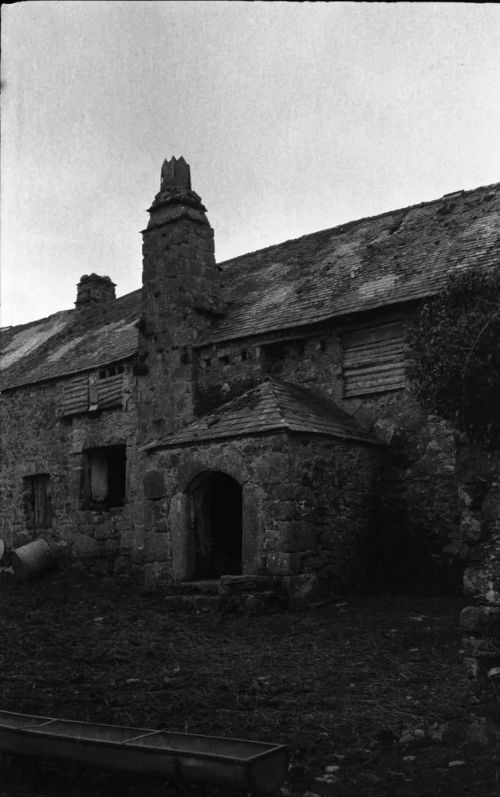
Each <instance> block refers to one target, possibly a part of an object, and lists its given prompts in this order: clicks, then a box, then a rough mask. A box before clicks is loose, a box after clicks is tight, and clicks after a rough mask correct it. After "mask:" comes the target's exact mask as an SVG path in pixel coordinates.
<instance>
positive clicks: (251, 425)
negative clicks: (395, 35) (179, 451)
mask: <svg viewBox="0 0 500 797" xmlns="http://www.w3.org/2000/svg"><path fill="white" fill-rule="evenodd" d="M283 430H288V431H289V432H302V433H305V434H319V435H327V436H328V437H336V438H340V439H342V440H355V441H358V442H361V443H371V444H377V445H380V443H379V441H378V440H376V438H374V437H372V435H370V434H368V433H367V432H365V431H364V430H363V429H361V427H359V426H358V424H357V423H356V422H355V421H354V420H353V419H352V418H351V416H350V415H348V414H347V413H346V412H344V411H343V410H342V409H340V407H338V406H337V405H336V404H334V403H333V402H330V401H327V400H325V399H321V398H319V397H318V396H316V395H315V394H314V393H312V392H311V391H310V390H307V389H305V388H301V387H298V386H297V385H292V384H290V383H288V382H282V381H281V380H279V379H268V380H267V381H265V382H262V383H261V384H260V385H257V387H254V388H252V389H251V390H247V391H246V393H243V394H242V395H241V396H238V397H237V398H235V399H232V401H229V402H227V403H226V404H223V405H222V406H220V407H217V409H216V410H214V411H212V412H208V413H206V414H205V415H203V416H202V417H200V418H198V419H197V420H195V421H193V422H192V423H190V424H188V425H187V426H185V427H184V428H183V429H181V430H180V431H178V432H175V433H174V434H172V435H168V436H166V437H163V438H162V439H161V440H156V441H155V442H153V443H150V444H149V445H147V446H145V450H148V449H154V448H167V447H168V448H172V447H177V446H183V445H192V444H196V443H205V442H209V441H211V440H220V439H227V438H229V437H248V436H253V435H256V434H262V433H266V432H267V433H269V432H275V431H283Z"/></svg>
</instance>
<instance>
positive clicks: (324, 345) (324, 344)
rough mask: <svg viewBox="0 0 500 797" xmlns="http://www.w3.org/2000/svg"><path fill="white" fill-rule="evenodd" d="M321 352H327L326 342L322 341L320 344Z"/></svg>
mask: <svg viewBox="0 0 500 797" xmlns="http://www.w3.org/2000/svg"><path fill="white" fill-rule="evenodd" d="M319 350H320V351H326V340H320V342H319Z"/></svg>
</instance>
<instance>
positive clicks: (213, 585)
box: [173, 579, 220, 595]
mask: <svg viewBox="0 0 500 797" xmlns="http://www.w3.org/2000/svg"><path fill="white" fill-rule="evenodd" d="M219 587H220V581H219V579H205V580H203V581H182V582H181V583H180V584H176V585H175V586H174V587H173V591H174V592H175V594H176V595H218V594H219Z"/></svg>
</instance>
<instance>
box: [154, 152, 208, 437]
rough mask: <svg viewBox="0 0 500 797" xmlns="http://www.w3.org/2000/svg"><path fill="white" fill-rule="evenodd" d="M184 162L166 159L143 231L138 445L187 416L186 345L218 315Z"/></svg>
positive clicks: (199, 210)
mask: <svg viewBox="0 0 500 797" xmlns="http://www.w3.org/2000/svg"><path fill="white" fill-rule="evenodd" d="M205 211H206V208H205V207H204V206H203V204H202V202H201V199H200V197H199V196H198V194H196V193H195V192H194V191H193V190H192V189H191V174H190V168H189V165H188V164H187V163H186V161H185V160H184V158H182V157H180V158H171V159H170V160H165V161H164V163H163V165H162V167H161V183H160V191H159V193H158V194H157V195H156V196H155V198H154V201H153V204H152V205H151V207H150V209H149V211H148V212H149V214H150V219H149V223H148V226H147V228H146V229H145V230H144V231H143V272H142V274H143V276H142V284H143V288H142V321H141V325H140V341H139V360H140V362H141V363H142V366H141V370H142V372H143V374H144V375H143V376H141V378H140V401H141V411H140V413H139V417H140V418H141V428H140V430H139V432H140V437H141V439H142V440H143V441H144V442H147V441H149V440H152V439H155V438H157V437H159V436H160V435H162V434H167V433H169V432H171V431H173V430H174V429H177V428H179V427H181V426H183V425H184V424H186V423H188V422H189V421H190V420H191V419H192V417H193V400H192V399H193V356H192V345H193V344H194V343H196V341H197V340H199V339H200V337H201V336H202V335H203V334H204V333H205V332H206V331H207V330H208V328H209V327H210V325H212V324H213V322H214V319H216V318H217V317H218V316H220V315H221V313H222V312H223V306H222V298H221V281H220V272H219V269H218V268H217V265H216V263H215V256H214V233H213V230H212V228H211V226H210V224H209V222H208V219H207V217H206V215H205Z"/></svg>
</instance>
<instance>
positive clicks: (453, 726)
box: [0, 572, 500, 797]
mask: <svg viewBox="0 0 500 797" xmlns="http://www.w3.org/2000/svg"><path fill="white" fill-rule="evenodd" d="M464 604H465V601H464V600H463V599H461V598H439V599H431V598H409V597H405V598H401V597H395V596H388V597H381V598H370V599H368V600H360V599H352V600H348V601H346V602H344V601H340V599H339V601H338V602H332V603H330V604H328V605H323V606H320V607H316V608H314V609H308V610H307V611H303V612H296V613H293V614H292V613H286V612H280V613H277V614H271V615H266V616H255V617H253V616H250V617H249V616H246V617H245V616H235V615H217V614H207V613H199V614H196V613H195V614H187V613H183V612H181V611H172V610H168V611H167V610H166V609H165V607H164V605H162V598H161V596H159V595H147V594H144V593H142V594H141V593H140V591H139V589H138V588H137V587H135V586H134V585H132V584H116V583H109V582H108V583H104V582H102V581H95V580H90V579H84V578H82V577H79V576H75V575H73V574H70V573H64V572H62V573H58V574H55V575H52V576H48V577H46V578H45V579H43V580H40V581H36V582H32V583H29V584H19V583H16V582H15V581H14V580H13V578H12V576H11V575H9V574H6V573H0V694H1V699H0V707H1V708H3V709H5V710H10V711H20V712H26V713H37V714H42V715H46V716H47V715H48V716H61V717H66V718H72V719H79V720H87V721H93V720H96V721H103V722H111V723H116V724H124V725H132V726H139V727H146V728H161V727H163V728H167V729H169V730H179V731H188V732H191V733H205V734H213V735H222V736H235V737H239V738H254V739H259V740H261V741H272V742H284V743H286V744H288V745H289V747H290V753H291V763H290V769H289V773H288V776H287V779H286V781H285V784H284V786H283V787H282V789H281V795H283V797H286V796H288V797H290V795H293V796H294V797H295V795H304V794H305V793H307V792H310V793H312V794H320V795H324V796H325V797H332V796H335V797H336V796H337V795H338V796H339V797H342V796H343V795H345V797H351V796H352V797H354V796H356V797H358V795H361V796H362V797H386V796H388V795H391V796H392V795H394V797H396V796H397V795H405V796H406V795H412V797H425V796H427V797H430V796H431V795H432V796H434V795H450V797H451V796H452V795H453V796H454V795H468V797H476V796H477V797H487V796H488V795H494V794H497V793H498V791H500V756H499V755H498V754H496V755H495V752H494V751H493V752H492V750H491V748H489V749H487V748H484V747H481V746H480V745H479V744H470V743H468V742H467V741H466V739H467V735H466V734H467V727H468V725H469V723H470V714H471V712H474V710H475V709H476V710H477V708H478V707H477V705H474V702H473V700H472V702H471V699H472V695H471V693H470V690H469V684H468V681H467V678H466V677H465V675H464V673H463V670H462V665H461V663H460V656H459V648H460V631H459V627H458V617H459V612H460V608H461V607H462V606H463V605H464ZM318 779H319V780H318ZM188 794H192V795H198V794H206V795H210V797H212V795H216V794H219V792H218V791H217V790H216V789H207V790H205V791H204V790H203V789H201V788H197V787H190V788H188V787H185V786H181V785H176V784H168V783H165V782H164V781H162V780H159V779H153V778H148V777H145V776H140V777H139V776H130V775H126V776H122V775H120V774H116V773H115V774H113V773H108V772H104V771H96V770H93V769H91V768H88V769H86V768H83V767H78V768H77V767H76V766H74V765H72V764H70V763H54V762H51V761H36V760H33V759H22V758H19V757H14V756H7V755H4V756H3V757H2V758H0V797H13V796H14V795H15V796H16V797H21V796H22V795H23V796H24V797H49V795H50V797H52V796H53V795H58V796H59V797H70V795H71V797H101V795H102V797H104V795H105V796H106V797H118V795H119V796H120V797H130V796H131V795H133V796H134V797H159V795H182V796H183V797H184V795H188Z"/></svg>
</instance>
